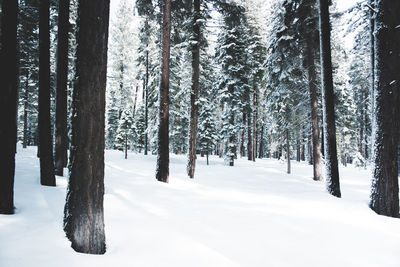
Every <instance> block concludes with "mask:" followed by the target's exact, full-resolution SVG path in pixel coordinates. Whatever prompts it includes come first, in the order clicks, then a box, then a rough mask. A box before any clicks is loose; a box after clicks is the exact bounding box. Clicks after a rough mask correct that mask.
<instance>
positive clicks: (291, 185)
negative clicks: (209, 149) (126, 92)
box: [0, 148, 400, 267]
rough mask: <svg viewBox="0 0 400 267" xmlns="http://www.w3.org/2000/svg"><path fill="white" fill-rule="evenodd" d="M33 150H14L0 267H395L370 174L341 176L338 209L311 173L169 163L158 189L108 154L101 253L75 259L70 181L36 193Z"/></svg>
mask: <svg viewBox="0 0 400 267" xmlns="http://www.w3.org/2000/svg"><path fill="white" fill-rule="evenodd" d="M35 153H36V150H35V148H28V149H26V150H23V149H19V151H18V154H17V170H16V184H15V205H16V207H17V208H18V210H17V214H16V215H13V216H4V215H0V266H1V267H11V266H13V267H14V266H24V267H25V266H40V267H46V266H49V267H50V266H51V267H54V266H56V267H62V266H69V267H70V266H73V267H77V266H96V267H97V266H99V267H101V266H107V267H109V266H139V267H141V266H174V267H179V266H185V267H186V266H191V267H194V266H199V267H200V266H201V267H204V266H218V267H221V266H249V267H256V266H399V259H400V256H399V255H400V220H398V219H393V218H388V217H383V216H378V215H376V214H375V213H374V212H372V211H371V210H370V209H369V208H368V206H367V204H368V196H369V183H370V172H369V171H366V170H360V169H355V168H353V167H347V168H342V169H341V170H340V174H341V184H342V195H343V198H342V199H337V198H334V197H331V196H330V195H328V194H327V193H326V192H325V189H324V184H323V183H320V182H314V181H313V180H312V179H311V175H312V168H311V166H309V165H306V164H297V163H294V164H293V165H294V166H293V170H292V173H293V174H291V175H288V174H286V173H285V167H286V165H285V164H284V163H281V162H279V161H277V160H271V159H265V160H258V161H257V162H255V163H254V162H248V161H247V160H245V159H240V160H238V161H236V162H235V163H236V166H235V167H228V166H224V165H223V161H222V160H221V159H219V158H216V157H211V165H210V166H206V165H205V158H201V157H199V158H198V164H197V169H196V177H195V179H194V180H190V179H188V178H186V175H185V165H186V157H185V156H175V155H171V169H170V181H171V182H170V184H163V183H159V182H157V181H156V180H155V178H154V169H155V159H156V158H155V156H142V155H137V154H129V158H128V160H124V159H123V154H122V153H121V152H117V151H107V152H106V178H105V179H106V180H105V181H106V195H105V224H106V239H107V253H106V254H105V255H103V256H93V255H84V254H79V253H75V252H74V251H73V250H72V249H71V248H70V243H69V242H68V240H67V239H66V238H65V237H64V233H63V230H62V215H63V207H64V200H65V190H66V185H67V180H66V178H64V177H58V178H57V187H56V188H50V187H42V186H40V185H39V161H38V159H37V158H36V156H35Z"/></svg>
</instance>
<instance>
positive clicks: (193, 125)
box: [187, 0, 201, 178]
mask: <svg viewBox="0 0 400 267" xmlns="http://www.w3.org/2000/svg"><path fill="white" fill-rule="evenodd" d="M200 2H201V1H200V0H193V12H194V16H193V44H192V91H191V93H190V137H189V162H188V165H187V171H188V175H189V177H190V178H194V170H195V167H196V149H197V127H198V117H199V114H198V113H199V107H198V97H199V77H200V23H201V22H200Z"/></svg>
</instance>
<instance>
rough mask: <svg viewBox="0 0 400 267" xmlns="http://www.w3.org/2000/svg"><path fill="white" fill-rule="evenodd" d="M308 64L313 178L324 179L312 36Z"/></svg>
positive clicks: (307, 51) (307, 55)
mask: <svg viewBox="0 0 400 267" xmlns="http://www.w3.org/2000/svg"><path fill="white" fill-rule="evenodd" d="M305 45H306V46H305V53H306V57H305V59H306V66H307V71H308V89H309V93H310V107H311V139H312V153H310V162H312V164H313V179H314V180H315V181H321V180H322V162H321V145H320V142H319V123H318V97H317V84H316V80H317V74H316V70H315V58H314V45H313V40H312V39H311V38H307V39H306V44H305Z"/></svg>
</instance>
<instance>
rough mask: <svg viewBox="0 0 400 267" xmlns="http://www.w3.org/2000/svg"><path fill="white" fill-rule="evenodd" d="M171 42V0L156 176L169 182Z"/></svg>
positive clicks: (164, 29)
mask: <svg viewBox="0 0 400 267" xmlns="http://www.w3.org/2000/svg"><path fill="white" fill-rule="evenodd" d="M170 44H171V0H165V1H164V8H163V22H162V47H161V49H162V51H161V81H160V93H159V98H160V109H159V125H158V155H157V169H156V178H157V180H158V181H160V182H165V183H168V179H169V99H168V94H169V72H170V69H169V60H170V48H171V47H170Z"/></svg>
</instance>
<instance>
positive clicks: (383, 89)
mask: <svg viewBox="0 0 400 267" xmlns="http://www.w3.org/2000/svg"><path fill="white" fill-rule="evenodd" d="M375 10H377V13H376V14H375V15H376V17H375V32H374V36H375V43H374V46H375V55H374V56H375V60H374V62H375V66H374V69H375V81H374V87H375V89H374V91H375V127H376V128H375V140H374V169H373V178H372V189H371V201H370V207H371V209H373V210H374V211H375V212H376V213H378V214H381V215H386V216H391V217H399V184H398V183H399V178H398V145H399V131H400V129H399V128H400V127H399V121H400V115H399V113H400V109H399V106H400V72H399V69H400V46H399V43H400V32H399V29H398V27H399V26H398V25H400V16H399V14H400V2H399V1H389V0H376V1H375ZM382 25H384V27H383V26H382Z"/></svg>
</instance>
